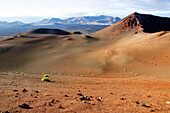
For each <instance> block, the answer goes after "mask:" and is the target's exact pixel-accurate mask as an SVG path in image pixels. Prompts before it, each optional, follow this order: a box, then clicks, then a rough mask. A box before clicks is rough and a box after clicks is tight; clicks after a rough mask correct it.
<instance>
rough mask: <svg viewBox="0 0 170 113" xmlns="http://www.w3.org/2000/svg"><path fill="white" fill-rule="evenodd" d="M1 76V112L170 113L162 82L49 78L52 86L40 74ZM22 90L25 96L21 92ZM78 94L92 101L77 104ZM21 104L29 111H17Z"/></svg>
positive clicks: (169, 97) (165, 85)
mask: <svg viewBox="0 0 170 113" xmlns="http://www.w3.org/2000/svg"><path fill="white" fill-rule="evenodd" d="M0 76H1V80H0V92H1V93H0V99H1V101H0V105H1V106H0V111H1V112H4V111H9V112H11V113H14V112H19V113H38V112H46V113H52V112H53V113H58V112H71V113H75V112H76V113H85V112H86V113H91V112H96V113H99V112H107V113H108V112H109V113H110V112H111V113H125V112H126V113H132V112H133V113H134V112H140V113H149V112H151V111H154V112H162V113H168V112H170V104H167V103H166V102H167V101H170V94H169V92H170V83H169V82H165V81H158V80H148V79H142V78H140V77H127V78H126V77H124V78H98V77H78V76H67V75H50V78H51V80H52V82H42V81H41V78H42V76H41V75H39V74H38V75H36V74H35V75H17V74H3V75H0ZM24 88H25V89H26V90H27V92H23V89H24ZM81 93H82V95H84V96H92V98H91V100H84V101H83V100H82V101H81V100H79V98H81V96H78V95H77V94H81ZM76 97H77V99H76ZM100 97H101V99H100ZM97 99H98V100H97ZM24 103H26V104H28V105H29V106H30V107H32V108H31V109H22V108H20V107H18V105H22V104H24ZM59 106H60V107H61V106H62V108H60V107H59Z"/></svg>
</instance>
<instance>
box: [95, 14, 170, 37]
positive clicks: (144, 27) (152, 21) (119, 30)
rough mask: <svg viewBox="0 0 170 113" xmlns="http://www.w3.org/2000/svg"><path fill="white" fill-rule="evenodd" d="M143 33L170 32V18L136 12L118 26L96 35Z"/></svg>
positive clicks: (110, 27)
mask: <svg viewBox="0 0 170 113" xmlns="http://www.w3.org/2000/svg"><path fill="white" fill-rule="evenodd" d="M141 31H143V32H145V33H154V32H159V31H170V18H167V17H159V16H153V15H149V14H140V13H137V12H135V13H133V14H131V15H129V16H127V17H126V18H124V19H122V20H121V21H119V22H117V23H116V24H113V25H111V26H109V27H107V28H105V29H103V30H100V31H98V32H96V33H95V35H98V36H102V37H103V36H114V37H121V36H124V35H129V34H136V33H137V32H141ZM127 33H128V34H127Z"/></svg>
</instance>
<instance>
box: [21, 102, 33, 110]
mask: <svg viewBox="0 0 170 113" xmlns="http://www.w3.org/2000/svg"><path fill="white" fill-rule="evenodd" d="M18 106H19V107H20V108H23V109H32V107H30V106H29V105H28V104H26V103H24V104H22V105H18Z"/></svg>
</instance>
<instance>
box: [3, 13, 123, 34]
mask: <svg viewBox="0 0 170 113" xmlns="http://www.w3.org/2000/svg"><path fill="white" fill-rule="evenodd" d="M120 20H121V19H120V18H119V17H112V16H105V15H100V16H83V17H72V18H67V19H60V18H51V19H43V20H41V21H38V22H32V23H23V22H20V21H14V22H6V21H0V36H9V35H13V34H17V33H20V32H25V31H28V30H31V29H37V28H56V29H62V30H67V31H74V30H77V31H81V32H83V33H92V32H96V31H98V30H101V29H103V28H105V27H108V26H109V25H112V24H114V23H116V22H118V21H120Z"/></svg>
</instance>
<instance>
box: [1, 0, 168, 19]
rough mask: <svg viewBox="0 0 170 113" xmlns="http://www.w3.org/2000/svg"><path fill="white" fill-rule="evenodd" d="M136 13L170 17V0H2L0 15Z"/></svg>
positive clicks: (53, 15)
mask: <svg viewBox="0 0 170 113" xmlns="http://www.w3.org/2000/svg"><path fill="white" fill-rule="evenodd" d="M133 12H139V13H147V14H153V15H159V16H166V17H170V0H0V17H17V16H34V17H35V16H37V17H59V18H62V17H73V16H76V17H77V16H85V15H90V16H94V15H101V14H102V15H103V14H104V15H110V16H118V17H121V18H123V17H125V16H127V15H129V14H131V13H133Z"/></svg>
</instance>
